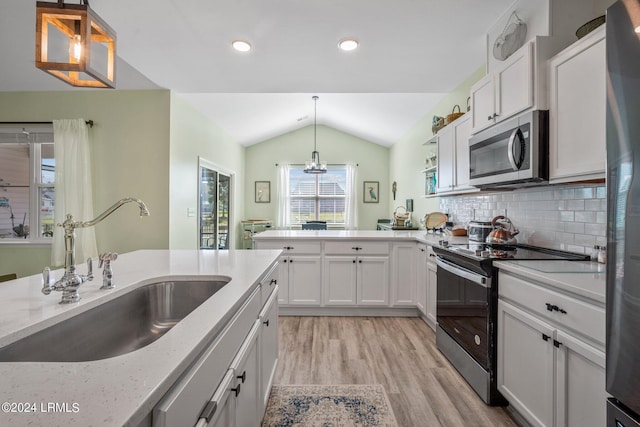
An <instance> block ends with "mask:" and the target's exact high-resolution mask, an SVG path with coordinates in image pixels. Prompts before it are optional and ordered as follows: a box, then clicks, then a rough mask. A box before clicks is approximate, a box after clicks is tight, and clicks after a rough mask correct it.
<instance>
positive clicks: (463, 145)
mask: <svg viewBox="0 0 640 427" xmlns="http://www.w3.org/2000/svg"><path fill="white" fill-rule="evenodd" d="M470 135H471V116H470V115H469V114H465V115H464V116H462V117H460V118H459V119H458V120H456V121H455V122H453V123H452V124H450V125H448V126H447V127H445V128H443V129H442V130H441V131H440V132H439V133H438V188H437V191H438V193H449V192H456V193H461V192H466V191H477V189H476V188H474V187H471V186H470V185H469V136H470Z"/></svg>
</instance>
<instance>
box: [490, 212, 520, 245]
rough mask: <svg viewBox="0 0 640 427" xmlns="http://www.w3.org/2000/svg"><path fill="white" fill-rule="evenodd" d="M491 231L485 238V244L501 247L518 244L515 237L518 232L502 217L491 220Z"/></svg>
mask: <svg viewBox="0 0 640 427" xmlns="http://www.w3.org/2000/svg"><path fill="white" fill-rule="evenodd" d="M491 225H492V226H493V231H491V233H489V235H488V236H487V239H486V242H487V243H497V244H501V245H512V244H515V243H518V241H517V240H516V238H515V236H516V235H517V234H518V233H519V232H520V231H519V230H518V229H517V228H516V227H515V226H514V225H513V223H512V222H511V220H510V219H509V218H507V217H506V216H504V215H498V216H497V217H495V218H493V219H492V220H491Z"/></svg>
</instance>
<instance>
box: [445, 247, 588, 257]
mask: <svg viewBox="0 0 640 427" xmlns="http://www.w3.org/2000/svg"><path fill="white" fill-rule="evenodd" d="M436 248H438V249H440V250H441V251H442V252H440V251H436V252H439V253H440V254H441V255H442V254H446V252H450V253H451V252H453V253H455V254H457V255H461V256H464V257H467V258H471V259H474V260H478V261H480V260H486V259H490V260H496V259H497V260H520V261H523V260H546V261H550V260H558V261H586V260H588V259H589V256H588V255H582V254H577V253H573V252H567V251H561V250H557V249H548V248H541V247H538V246H532V245H525V244H521V243H518V244H514V245H499V244H488V243H467V244H459V245H448V246H445V245H442V244H441V245H438V246H435V247H434V250H435V249H436Z"/></svg>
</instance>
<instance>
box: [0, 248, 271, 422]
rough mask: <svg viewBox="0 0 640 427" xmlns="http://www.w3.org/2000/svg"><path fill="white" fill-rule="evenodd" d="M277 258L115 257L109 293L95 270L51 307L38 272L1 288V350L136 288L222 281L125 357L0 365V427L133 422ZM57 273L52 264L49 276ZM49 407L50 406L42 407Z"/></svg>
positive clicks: (216, 254)
mask: <svg viewBox="0 0 640 427" xmlns="http://www.w3.org/2000/svg"><path fill="white" fill-rule="evenodd" d="M279 254H280V251H278V250H271V251H234V250H231V251H196V250H142V251H136V252H132V253H128V254H123V255H121V256H120V257H118V260H117V261H116V262H114V264H113V270H114V273H113V274H114V279H113V280H114V284H115V285H116V288H115V289H113V290H109V291H101V290H99V287H100V281H101V277H100V275H99V274H96V278H95V279H94V281H93V282H87V283H85V284H83V285H82V286H81V287H80V290H79V292H80V295H81V297H82V299H81V300H80V301H79V302H78V303H75V304H68V305H62V304H58V302H59V301H60V293H59V292H54V293H52V295H49V296H45V295H42V293H41V291H40V290H41V289H42V279H41V277H40V276H39V275H35V276H30V277H26V278H22V279H18V280H13V281H10V282H5V283H2V284H0V347H3V346H5V345H8V344H10V343H12V342H14V341H17V340H18V339H20V338H22V337H25V336H28V335H31V334H33V333H35V332H37V331H39V330H42V329H44V328H47V327H49V326H52V325H55V324H56V323H59V322H61V321H63V320H65V319H68V318H71V317H73V316H75V315H77V314H79V313H81V312H84V311H86V310H89V309H91V308H93V307H96V306H98V305H101V304H103V303H104V302H107V301H110V300H112V299H114V298H116V297H118V296H119V295H122V294H125V293H127V292H129V291H131V290H132V289H134V288H137V287H140V286H144V285H145V284H149V283H154V282H158V281H162V280H185V279H186V280H189V279H192V280H193V279H199V280H202V279H205V280H215V279H216V278H222V279H224V278H230V279H231V280H230V281H229V283H227V284H226V285H225V286H224V287H223V288H222V289H220V290H219V291H218V292H217V293H215V294H214V295H213V296H212V297H210V298H209V299H207V300H206V301H205V302H204V303H202V304H201V305H200V306H199V307H197V308H196V309H195V310H193V311H192V312H191V313H190V314H189V315H188V316H186V317H185V318H184V319H182V320H181V321H180V322H179V323H177V324H176V325H175V326H174V327H173V328H172V329H171V330H170V331H168V332H167V333H166V334H165V335H164V336H162V337H161V338H160V339H158V340H157V341H155V342H153V343H151V344H149V345H147V346H145V347H143V348H141V349H138V350H136V351H133V352H131V353H127V354H123V355H120V356H116V357H112V358H108V359H103V360H96V361H88V362H73V363H71V362H64V363H63V362H3V363H0V377H2V382H1V384H0V401H1V402H7V403H8V404H9V406H7V405H6V404H5V405H4V406H3V411H2V412H0V425H35V426H38V425H42V426H44V425H46V426H49V425H60V426H114V425H133V426H136V425H139V424H140V423H141V422H142V421H143V420H145V418H147V417H148V416H149V414H150V413H151V411H152V410H153V408H154V406H155V405H156V404H157V403H158V402H159V401H160V399H161V398H162V397H163V396H164V394H165V393H166V392H167V391H168V390H169V389H170V388H171V386H172V385H173V384H174V383H175V382H176V380H178V378H179V377H180V375H181V374H182V373H183V372H184V371H185V370H186V369H187V368H188V367H189V365H190V364H191V363H193V361H194V360H195V359H196V358H197V357H198V355H199V354H200V353H201V352H202V350H203V349H204V348H205V347H206V346H207V344H208V343H209V342H210V341H211V340H212V338H213V337H215V336H216V335H217V334H218V333H219V332H220V331H221V330H222V328H223V327H224V326H225V324H226V323H228V321H229V320H230V319H231V317H232V316H233V315H234V314H235V312H237V311H238V309H239V308H240V306H241V305H242V303H243V302H244V301H245V300H246V299H247V298H248V297H249V295H251V293H252V292H253V291H254V290H255V289H256V288H257V287H258V286H259V280H260V279H261V277H262V276H263V274H264V273H265V271H267V270H268V269H269V268H270V267H271V266H273V265H274V264H275V263H276V262H277V258H278V256H279ZM79 271H81V272H82V271H86V266H82V265H81V266H79ZM61 275H62V271H61V270H58V271H54V272H53V274H52V276H53V278H58V277H61ZM92 327H100V328H108V327H109V324H104V325H92ZM69 339H73V337H69ZM46 351H47V349H46V348H43V349H42V352H43V353H45V352H46ZM211 386H212V389H213V387H215V384H212V385H211ZM50 403H53V404H57V406H54V407H53V409H51V410H48V408H49V407H50ZM25 404H29V405H25ZM7 408H9V411H6V410H5V409H7ZM11 409H15V411H12V410H11ZM28 410H30V412H28Z"/></svg>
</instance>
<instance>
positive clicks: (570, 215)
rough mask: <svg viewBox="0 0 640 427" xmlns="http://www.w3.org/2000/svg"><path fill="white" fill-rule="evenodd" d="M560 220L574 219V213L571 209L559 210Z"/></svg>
mask: <svg viewBox="0 0 640 427" xmlns="http://www.w3.org/2000/svg"><path fill="white" fill-rule="evenodd" d="M560 220H562V221H575V214H574V212H573V211H562V212H560Z"/></svg>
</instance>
